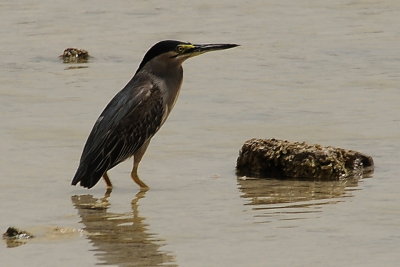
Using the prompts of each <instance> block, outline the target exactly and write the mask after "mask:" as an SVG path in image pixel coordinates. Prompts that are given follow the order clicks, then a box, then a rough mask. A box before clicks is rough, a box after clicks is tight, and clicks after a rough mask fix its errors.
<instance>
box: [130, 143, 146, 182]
mask: <svg viewBox="0 0 400 267" xmlns="http://www.w3.org/2000/svg"><path fill="white" fill-rule="evenodd" d="M149 143H150V140H148V141H146V142H145V143H144V144H143V145H142V146H141V147H140V148H139V149H138V150H137V151H136V153H135V154H134V155H133V168H132V172H131V177H132V179H133V181H135V183H137V184H138V185H139V186H140V190H148V189H149V187H148V186H147V185H146V184H145V183H144V182H143V181H142V180H140V179H139V176H138V174H137V170H138V167H139V163H140V161H141V160H142V157H143V155H144V152H146V149H147V147H148V146H149Z"/></svg>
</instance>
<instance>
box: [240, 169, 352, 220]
mask: <svg viewBox="0 0 400 267" xmlns="http://www.w3.org/2000/svg"><path fill="white" fill-rule="evenodd" d="M358 181H359V180H358V179H348V180H341V181H298V180H280V179H255V178H243V177H238V186H239V190H240V191H241V192H242V193H243V194H242V195H241V197H243V198H245V199H246V200H247V203H246V205H252V206H254V207H253V208H252V209H253V210H255V211H256V215H255V217H257V218H259V219H261V220H262V221H260V222H270V220H269V219H271V220H272V218H275V219H276V218H278V220H298V219H305V218H308V217H310V216H309V214H310V213H313V214H315V213H319V212H321V207H322V206H323V205H326V204H334V203H338V202H342V201H344V199H345V197H351V196H352V194H351V192H352V191H355V190H357V186H358ZM307 214H308V215H307Z"/></svg>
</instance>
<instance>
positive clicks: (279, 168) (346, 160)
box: [236, 138, 374, 180]
mask: <svg viewBox="0 0 400 267" xmlns="http://www.w3.org/2000/svg"><path fill="white" fill-rule="evenodd" d="M373 166H374V163H373V160H372V158H371V157H370V156H368V155H365V154H362V153H360V152H357V151H353V150H347V149H342V148H337V147H331V146H326V147H324V146H321V145H310V144H306V143H305V142H302V143H300V142H289V141H286V140H277V139H256V138H254V139H250V140H248V141H246V142H245V143H244V145H243V147H242V149H241V150H240V153H239V157H238V159H237V165H236V169H237V173H238V175H241V176H253V177H275V178H295V179H307V180H312V179H314V180H340V179H344V178H348V177H362V176H364V175H366V174H367V173H371V172H372V171H373V168H374V167H373Z"/></svg>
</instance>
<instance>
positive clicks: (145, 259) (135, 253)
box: [71, 191, 177, 266]
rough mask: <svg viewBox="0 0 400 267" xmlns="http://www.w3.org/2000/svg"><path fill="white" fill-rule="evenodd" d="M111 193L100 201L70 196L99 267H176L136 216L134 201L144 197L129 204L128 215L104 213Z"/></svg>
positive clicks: (170, 257)
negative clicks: (112, 266)
mask: <svg viewBox="0 0 400 267" xmlns="http://www.w3.org/2000/svg"><path fill="white" fill-rule="evenodd" d="M110 193H111V191H108V192H106V194H105V196H104V197H103V198H100V199H97V198H94V197H93V196H92V195H80V196H73V197H72V198H71V199H72V203H73V204H74V206H75V208H76V209H77V210H78V213H79V215H80V217H81V218H82V220H81V222H82V223H83V224H84V225H85V227H84V228H83V230H84V231H85V232H86V234H87V237H88V239H89V240H90V241H91V243H92V244H93V246H94V247H95V250H94V251H96V256H97V257H98V258H99V260H100V263H99V265H118V266H161V265H162V266H177V265H176V264H174V263H173V262H174V257H173V256H172V255H169V254H167V253H165V252H161V251H160V250H159V249H160V247H161V246H162V244H161V242H162V241H163V240H161V239H158V238H157V237H156V234H153V233H149V232H148V224H146V223H145V217H140V216H139V209H138V208H139V204H138V201H139V200H140V199H141V198H143V197H144V196H145V192H139V193H138V194H136V196H135V198H134V199H133V200H132V202H131V204H132V212H127V213H112V212H108V211H107V210H108V208H109V206H110V203H109V201H108V199H109V197H110Z"/></svg>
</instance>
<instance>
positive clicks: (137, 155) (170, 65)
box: [72, 40, 238, 190]
mask: <svg viewBox="0 0 400 267" xmlns="http://www.w3.org/2000/svg"><path fill="white" fill-rule="evenodd" d="M236 46H238V45H236V44H192V43H189V42H181V41H175V40H165V41H161V42H158V43H156V44H155V45H153V46H152V47H151V48H150V49H149V50H148V51H147V53H146V54H145V56H144V58H143V60H142V62H141V63H140V65H139V67H138V69H137V71H136V73H135V75H134V76H133V78H132V79H131V80H130V81H129V82H128V83H127V84H126V86H125V87H124V88H123V89H122V90H121V91H119V92H118V93H117V94H116V95H115V96H114V98H113V99H112V100H111V101H110V102H109V103H108V105H107V106H106V107H105V109H104V110H103V112H102V113H101V114H100V116H99V118H98V119H97V120H96V122H95V124H94V126H93V129H92V131H91V132H90V134H89V137H88V139H87V141H86V144H85V146H84V148H83V152H82V155H81V158H80V162H79V167H78V169H77V171H76V173H75V176H74V178H73V180H72V185H76V184H78V183H80V185H81V186H83V187H85V188H92V187H93V186H94V185H96V184H97V182H98V181H99V180H100V179H101V177H103V179H104V181H105V182H106V185H107V188H112V183H111V181H110V177H109V175H108V174H107V172H108V171H109V170H110V169H112V168H113V167H115V166H116V165H118V164H119V163H121V162H123V161H125V160H127V159H128V158H131V157H133V168H132V171H131V177H132V179H133V181H134V182H136V183H137V184H138V185H139V186H140V189H141V190H147V189H148V188H149V187H148V186H147V185H146V184H145V183H144V182H143V181H142V180H141V179H140V178H139V176H138V167H139V163H140V161H141V160H142V157H143V155H144V153H145V152H146V149H147V147H148V146H149V143H150V140H151V138H152V137H153V136H154V134H155V133H156V132H157V131H158V130H159V129H160V127H161V126H162V125H163V124H164V122H165V120H166V119H167V118H168V115H169V114H170V112H171V110H172V108H173V107H174V105H175V102H176V100H177V98H178V95H179V91H180V88H181V85H182V79H183V69H182V63H183V62H184V61H185V60H186V59H188V58H191V57H194V56H197V55H200V54H203V53H206V52H210V51H216V50H223V49H228V48H232V47H236Z"/></svg>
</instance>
